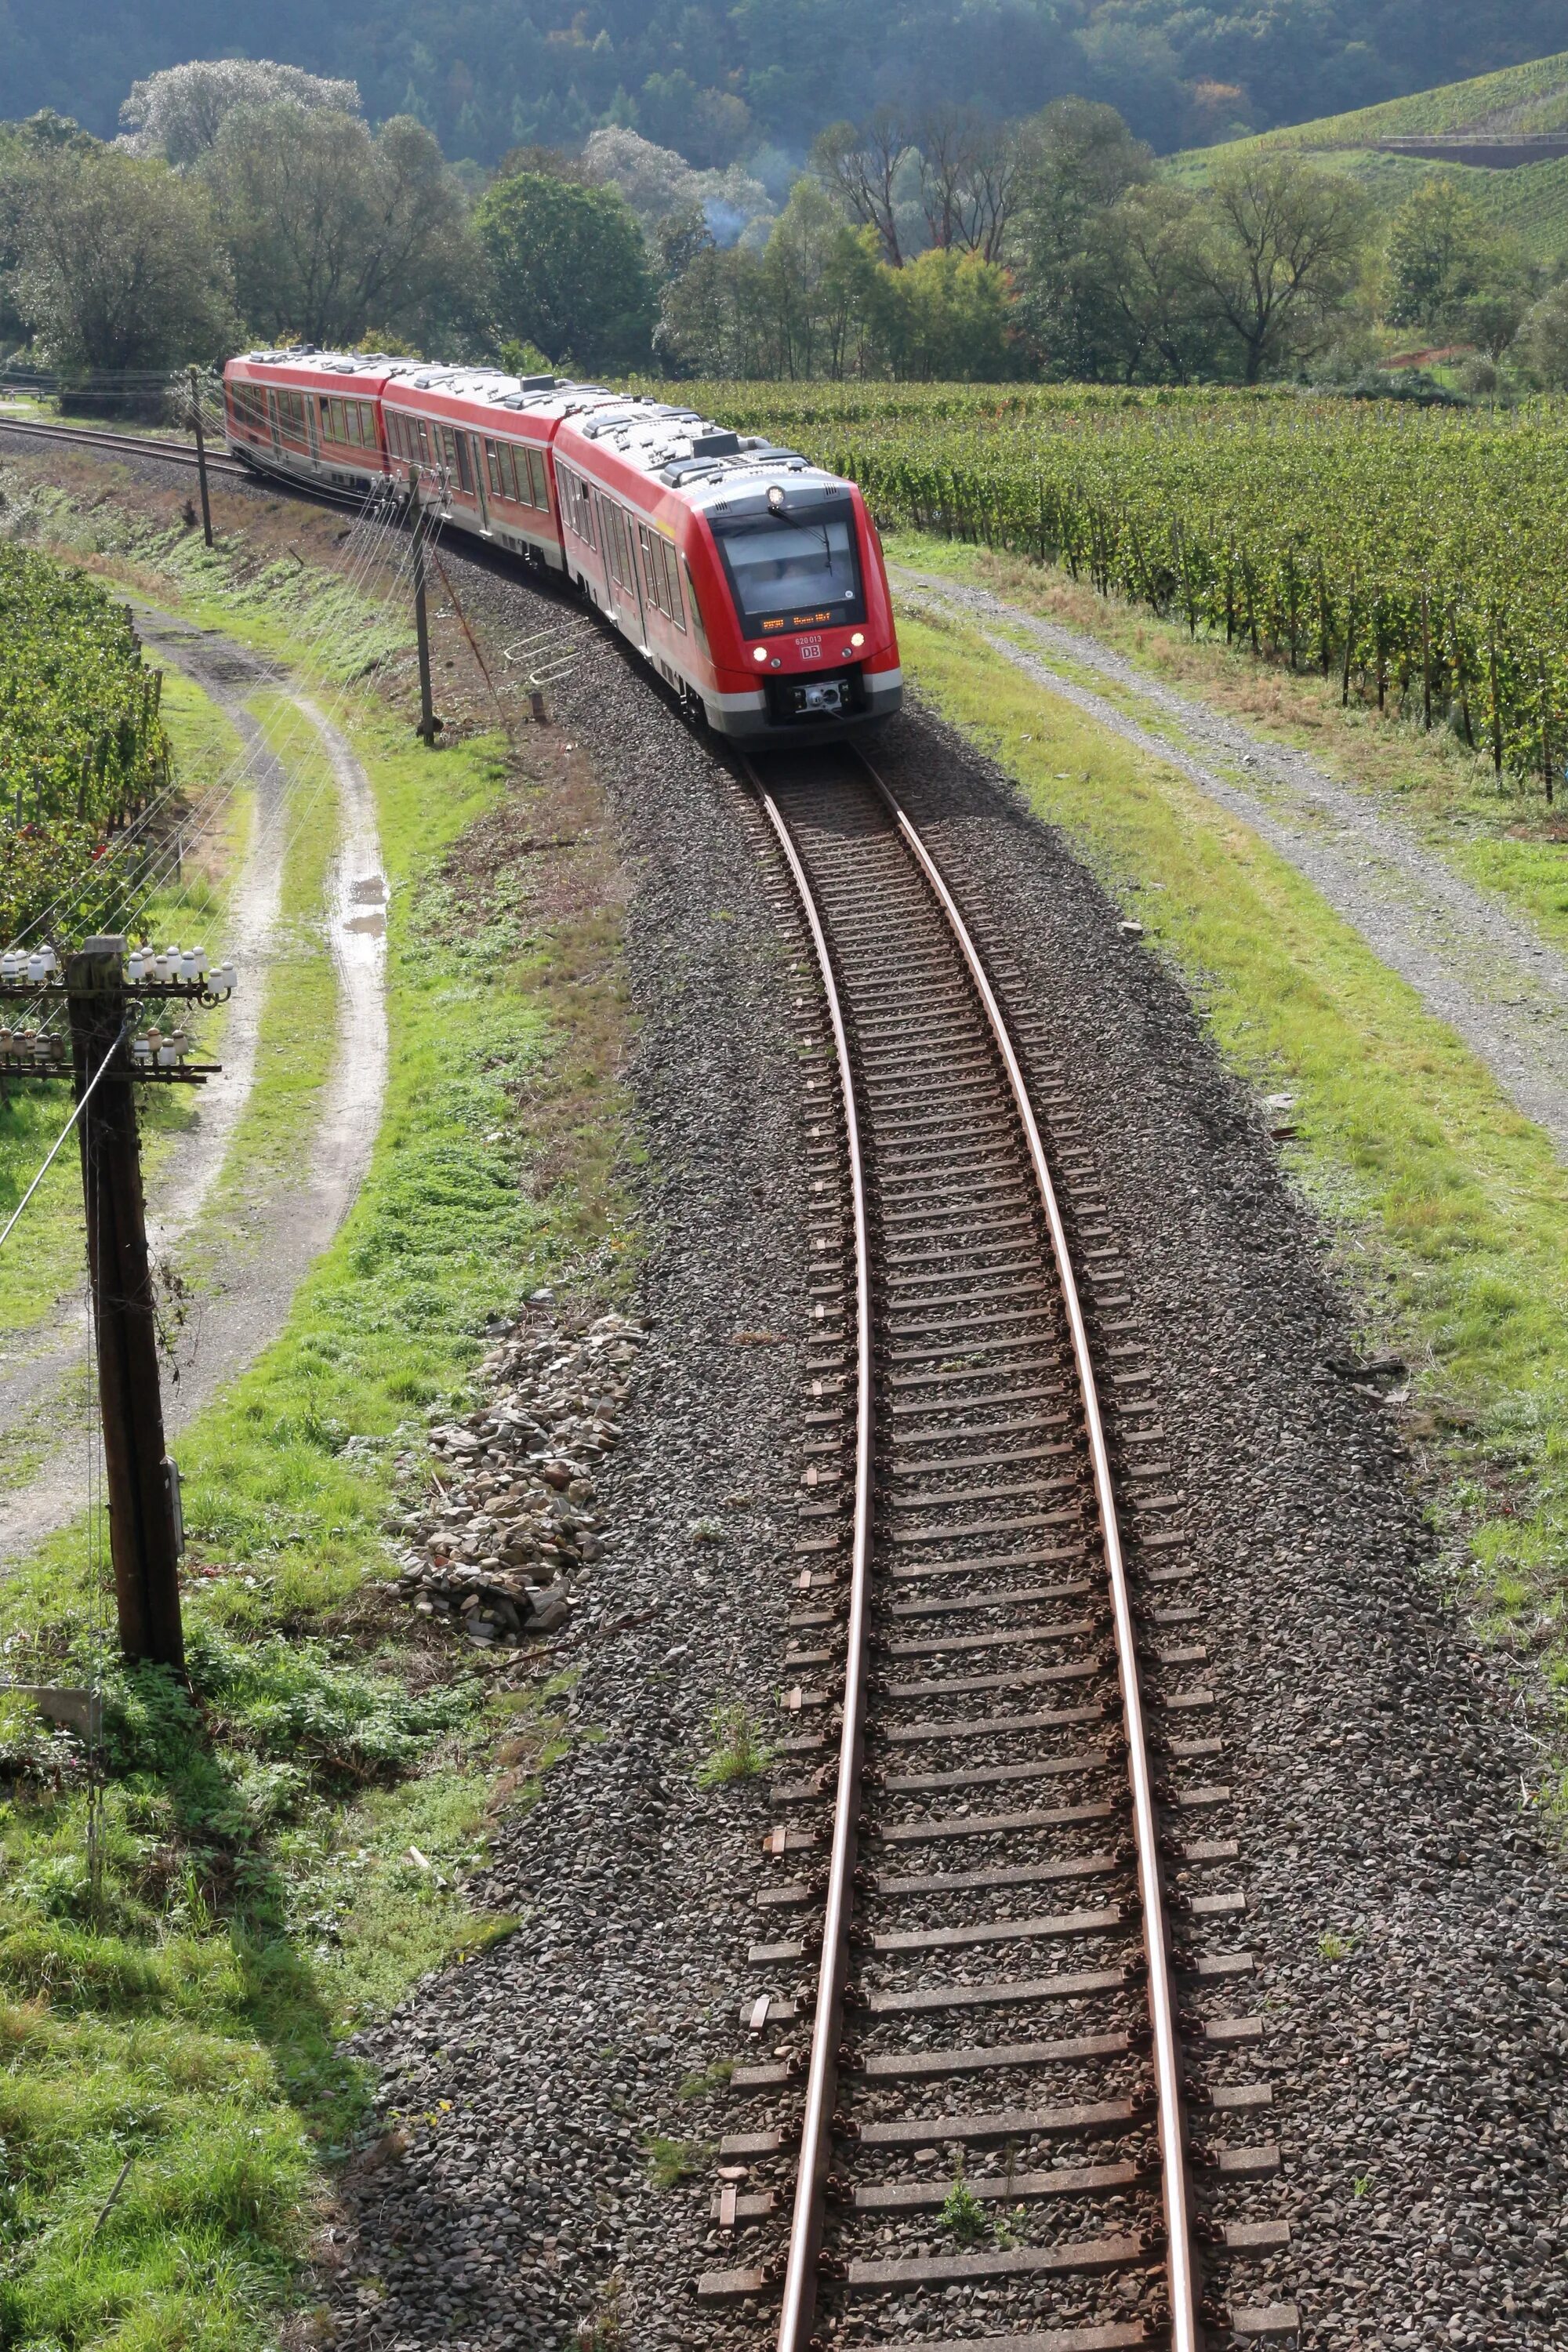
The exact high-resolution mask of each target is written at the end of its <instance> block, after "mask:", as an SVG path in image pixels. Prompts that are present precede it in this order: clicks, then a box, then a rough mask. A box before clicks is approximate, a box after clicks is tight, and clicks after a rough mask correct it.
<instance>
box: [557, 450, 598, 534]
mask: <svg viewBox="0 0 1568 2352" xmlns="http://www.w3.org/2000/svg"><path fill="white" fill-rule="evenodd" d="M561 489H562V505H563V508H564V510H565V521H566V528H567V530H570V531H571V532H572V533H573V534H574V537H575V538H577V539H580V540H581V541H583V544H584V547H596V546H597V544H598V542H597V541H596V540H595V537H594V509H593V504H592V501H591V500H590V499H589V497H588V485H587V483H586V482H584V480H583V479H582V478H580V476H578V475H576V474H569V473H568V472H567V471H566V470H565V468H564V467H563V468H562V471H561Z"/></svg>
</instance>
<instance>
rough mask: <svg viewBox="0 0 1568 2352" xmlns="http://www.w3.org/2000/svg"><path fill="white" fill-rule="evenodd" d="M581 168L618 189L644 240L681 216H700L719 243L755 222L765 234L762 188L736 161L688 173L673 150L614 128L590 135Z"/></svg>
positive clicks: (768, 219) (769, 217)
mask: <svg viewBox="0 0 1568 2352" xmlns="http://www.w3.org/2000/svg"><path fill="white" fill-rule="evenodd" d="M583 169H584V172H585V173H587V175H588V177H589V179H590V180H595V181H597V182H598V184H600V186H602V187H612V188H619V190H620V192H621V194H622V195H623V196H625V198H626V202H627V204H628V205H630V206H631V209H632V211H633V212H634V213H635V214H636V215H637V222H638V225H639V226H640V227H641V229H642V232H643V235H644V236H646V237H647V238H648V239H649V240H650V242H652V241H654V240H656V239H657V236H658V230H659V228H660V226H662V224H663V223H664V222H666V221H669V220H674V219H676V218H677V217H678V216H679V215H683V214H689V213H693V212H697V213H700V214H701V215H702V217H703V219H704V221H705V222H706V223H707V226H708V228H709V231H710V234H711V236H713V238H714V240H715V242H716V243H717V244H719V245H732V244H734V243H735V241H736V239H737V238H738V237H741V236H744V235H745V234H746V232H747V230H749V229H750V228H752V226H753V225H754V224H757V223H761V224H762V231H761V233H762V234H763V236H765V234H766V230H767V227H768V226H770V225H771V223H772V221H773V205H771V204H770V202H769V201H768V192H767V190H766V189H765V188H764V187H763V184H762V182H761V181H760V180H753V179H752V177H751V176H750V174H749V173H746V172H745V171H743V170H742V167H741V165H740V164H739V163H731V165H730V167H729V169H728V170H727V171H723V172H697V171H693V169H692V167H691V165H690V164H689V163H688V162H687V160H686V158H685V156H684V155H679V154H677V152H676V151H675V149H674V148H673V147H659V146H656V145H655V143H654V142H653V141H652V140H651V139H644V138H643V137H642V136H641V134H640V132H638V131H627V130H625V129H623V128H621V127H620V126H618V125H612V126H611V127H609V128H608V129H606V130H604V131H594V132H592V133H591V134H590V136H589V139H588V141H587V143H586V145H585V146H584V150H583Z"/></svg>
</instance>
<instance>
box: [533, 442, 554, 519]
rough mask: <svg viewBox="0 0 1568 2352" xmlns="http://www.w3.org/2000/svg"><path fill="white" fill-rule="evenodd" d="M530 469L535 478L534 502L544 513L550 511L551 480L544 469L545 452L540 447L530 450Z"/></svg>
mask: <svg viewBox="0 0 1568 2352" xmlns="http://www.w3.org/2000/svg"><path fill="white" fill-rule="evenodd" d="M528 470H529V472H530V474H531V476H532V478H533V503H534V505H535V506H536V507H538V508H539V509H540V510H541V512H542V513H543V514H548V513H549V512H550V480H549V477H548V475H547V474H546V473H545V470H544V453H543V451H542V450H540V449H531V450H530V451H529V452H528Z"/></svg>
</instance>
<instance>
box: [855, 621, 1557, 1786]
mask: <svg viewBox="0 0 1568 2352" xmlns="http://www.w3.org/2000/svg"><path fill="white" fill-rule="evenodd" d="M900 634H901V642H902V646H903V651H904V656H905V659H906V661H907V663H908V664H909V667H910V671H911V674H912V676H913V677H914V678H915V679H916V681H917V683H918V684H919V686H920V687H921V688H922V690H923V691H924V692H925V693H926V694H927V695H928V696H929V697H930V698H931V699H932V700H933V701H934V702H935V703H936V704H937V705H938V707H939V708H941V709H942V710H943V711H944V712H945V713H946V714H947V715H948V716H949V717H950V718H952V719H954V720H955V721H956V722H957V723H958V724H960V725H961V726H963V727H964V728H966V729H967V730H970V731H971V732H972V733H973V735H974V736H975V737H976V738H977V739H979V740H982V741H983V742H984V743H986V744H987V745H988V746H989V747H991V748H993V749H994V751H996V753H997V755H998V756H999V757H1000V758H1001V759H1002V760H1003V761H1005V764H1006V766H1007V768H1008V770H1009V772H1011V773H1012V774H1014V775H1016V776H1017V777H1018V778H1019V779H1020V780H1021V782H1022V783H1023V785H1024V787H1025V789H1026V792H1027V793H1028V796H1029V799H1030V801H1031V803H1032V804H1033V806H1034V807H1035V809H1036V810H1037V813H1038V814H1040V815H1041V816H1042V817H1043V818H1045V819H1047V821H1048V822H1049V823H1051V824H1057V825H1059V826H1060V827H1061V828H1062V829H1063V831H1064V832H1065V833H1066V834H1067V835H1068V837H1069V839H1070V840H1071V841H1072V842H1073V844H1074V845H1075V847H1077V848H1078V849H1079V852H1080V853H1081V854H1082V855H1083V856H1084V857H1085V858H1086V860H1087V861H1088V862H1089V865H1090V866H1092V867H1093V868H1094V869H1095V870H1096V872H1097V873H1099V875H1100V877H1101V878H1102V879H1103V880H1104V882H1105V883H1106V885H1107V887H1109V888H1110V891H1111V892H1112V894H1113V895H1114V896H1116V897H1117V898H1120V899H1121V900H1122V901H1123V903H1125V904H1126V905H1127V906H1128V907H1129V908H1130V909H1131V910H1133V911H1135V912H1136V914H1137V917H1138V919H1139V920H1140V921H1141V922H1142V924H1143V925H1144V927H1145V929H1146V931H1147V933H1148V935H1149V939H1150V942H1151V945H1152V947H1153V948H1154V949H1155V950H1156V951H1157V952H1162V953H1164V954H1167V955H1169V956H1170V957H1171V958H1172V959H1173V961H1174V963H1175V964H1176V966H1177V967H1178V969H1179V970H1180V971H1181V973H1182V975H1183V977H1184V982H1186V984H1187V986H1188V987H1189V989H1191V990H1192V991H1193V992H1194V994H1195V995H1196V997H1197V999H1198V1001H1199V1002H1200V1003H1201V1004H1202V1005H1203V1008H1204V1011H1205V1017H1206V1019H1207V1021H1208V1023H1209V1024H1210V1027H1211V1029H1212V1031H1213V1034H1214V1036H1215V1041H1216V1043H1217V1045H1218V1046H1219V1048H1220V1050H1221V1051H1222V1052H1223V1053H1224V1054H1225V1055H1226V1058H1227V1059H1228V1060H1229V1061H1230V1062H1231V1063H1232V1064H1233V1065H1234V1066H1236V1067H1237V1069H1239V1070H1240V1071H1242V1072H1243V1073H1244V1074H1245V1075H1246V1076H1247V1077H1248V1078H1249V1079H1250V1080H1252V1081H1253V1083H1255V1084H1256V1085H1257V1086H1258V1087H1268V1088H1274V1087H1289V1088H1290V1089H1291V1090H1292V1091H1293V1092H1294V1093H1296V1094H1297V1096H1298V1097H1299V1098H1300V1108H1299V1109H1298V1110H1297V1111H1296V1113H1295V1114H1294V1117H1295V1118H1296V1120H1297V1123H1298V1125H1299V1127H1300V1130H1301V1139H1300V1141H1299V1142H1296V1143H1294V1144H1291V1145H1289V1146H1288V1147H1287V1150H1288V1153H1289V1160H1290V1164H1291V1166H1292V1168H1293V1171H1294V1172H1295V1173H1296V1175H1297V1176H1298V1177H1299V1179H1300V1181H1301V1183H1302V1185H1303V1186H1304V1188H1305V1189H1306V1191H1307V1192H1308V1193H1309V1194H1310V1197H1311V1198H1312V1200H1313V1201H1314V1202H1315V1204H1316V1205H1317V1206H1318V1208H1319V1209H1320V1210H1321V1212H1322V1213H1323V1214H1324V1215H1325V1216H1326V1217H1327V1218H1328V1219H1329V1221H1330V1222H1331V1224H1332V1226H1333V1228H1334V1230H1335V1232H1336V1234H1337V1235H1338V1237H1339V1242H1340V1245H1341V1250H1342V1257H1343V1261H1344V1264H1345V1266H1346V1270H1347V1272H1348V1273H1349V1275H1350V1276H1351V1278H1352V1282H1353V1283H1354V1285H1355V1286H1356V1293H1357V1296H1358V1297H1360V1299H1361V1300H1362V1302H1363V1310H1364V1314H1365V1317H1366V1319H1367V1324H1368V1337H1369V1340H1371V1341H1373V1343H1374V1344H1376V1345H1378V1346H1384V1345H1386V1344H1388V1343H1390V1342H1393V1343H1394V1344H1396V1345H1397V1346H1398V1347H1399V1348H1400V1349H1401V1351H1402V1352H1404V1353H1405V1354H1406V1355H1407V1356H1408V1358H1409V1359H1410V1360H1411V1361H1412V1363H1413V1365H1414V1367H1415V1388H1416V1397H1415V1404H1416V1408H1417V1410H1416V1411H1415V1413H1414V1414H1413V1417H1412V1422H1411V1430H1412V1434H1413V1436H1414V1437H1415V1439H1416V1440H1417V1442H1418V1443H1420V1444H1424V1445H1426V1446H1427V1447H1428V1448H1429V1449H1431V1451H1432V1454H1433V1455H1434V1457H1435V1459H1436V1463H1437V1465H1438V1466H1439V1467H1440V1468H1441V1469H1442V1470H1443V1472H1444V1473H1445V1478H1444V1483H1443V1486H1442V1490H1441V1491H1442V1494H1443V1497H1444V1499H1443V1502H1442V1505H1441V1510H1442V1513H1443V1516H1444V1518H1445V1522H1446V1526H1447V1532H1448V1535H1449V1538H1450V1550H1451V1554H1452V1557H1453V1558H1454V1559H1455V1560H1456V1561H1457V1562H1458V1561H1462V1562H1463V1564H1464V1565H1463V1574H1464V1577H1465V1580H1466V1583H1467V1587H1468V1599H1469V1601H1470V1603H1471V1605H1472V1606H1473V1607H1474V1608H1475V1609H1476V1610H1477V1611H1478V1612H1479V1615H1480V1617H1481V1619H1482V1620H1483V1622H1485V1623H1486V1625H1487V1626H1488V1627H1489V1631H1490V1633H1491V1634H1492V1635H1493V1637H1494V1638H1496V1639H1498V1640H1500V1641H1503V1642H1506V1643H1510V1644H1511V1645H1512V1646H1514V1647H1516V1648H1517V1649H1519V1650H1520V1651H1521V1652H1528V1651H1532V1650H1533V1651H1539V1652H1540V1653H1542V1656H1543V1663H1544V1669H1545V1672H1546V1674H1547V1675H1548V1677H1549V1679H1550V1681H1551V1682H1552V1685H1555V1686H1556V1687H1557V1688H1558V1689H1559V1690H1561V1689H1563V1687H1564V1686H1568V1649H1565V1636H1568V1624H1565V1612H1564V1569H1565V1567H1568V1249H1565V1247H1564V1240H1563V1236H1564V1234H1565V1232H1568V1171H1564V1170H1563V1167H1562V1166H1561V1164H1560V1163H1559V1162H1558V1160H1556V1158H1555V1156H1554V1154H1553V1152H1552V1148H1551V1146H1550V1144H1549V1143H1548V1141H1547V1139H1545V1137H1544V1136H1543V1135H1542V1133H1541V1132H1540V1130H1539V1129H1536V1128H1535V1127H1533V1126H1532V1125H1531V1123H1530V1122H1529V1121H1528V1120H1526V1119H1524V1118H1521V1117H1520V1115H1519V1114H1518V1113H1517V1112H1516V1111H1515V1110H1514V1109H1513V1108H1512V1107H1511V1106H1510V1104H1509V1102H1508V1101H1507V1100H1506V1099H1505V1097H1503V1096H1502V1094H1501V1093H1500V1090H1499V1088H1498V1087H1497V1084H1496V1082H1495V1081H1494V1080H1493V1078H1492V1077H1491V1076H1490V1075H1489V1072H1488V1071H1487V1070H1486V1069H1485V1068H1484V1066H1482V1065H1481V1063H1480V1062H1479V1061H1478V1060H1477V1059H1476V1057H1475V1056H1474V1055H1472V1054H1470V1053H1469V1052H1468V1049H1467V1048H1466V1047H1464V1046H1463V1045H1461V1044H1460V1043H1459V1041H1458V1039H1457V1038H1456V1037H1455V1036H1454V1034H1452V1032H1451V1031H1449V1030H1448V1029H1447V1028H1446V1027H1444V1025H1443V1024H1441V1023H1440V1022H1438V1021H1436V1020H1435V1019H1433V1018H1432V1017H1431V1016H1430V1015H1428V1014H1427V1013H1426V1012H1425V1011H1424V1010H1423V1008H1422V1006H1421V1004H1420V1003H1419V1001H1418V999H1417V998H1416V997H1415V993H1414V992H1413V991H1412V990H1410V989H1409V988H1408V987H1407V986H1406V985H1405V983H1404V982H1401V981H1400V980H1398V979H1396V978H1395V977H1394V975H1393V974H1392V973H1391V972H1389V971H1387V969H1386V968H1385V967H1384V965H1382V964H1381V963H1379V962H1378V961H1377V959H1376V958H1375V957H1374V956H1373V954H1372V952H1371V951H1370V950H1368V949H1367V948H1366V947H1364V946H1363V943H1362V942H1361V940H1360V939H1359V938H1358V937H1357V935H1356V934H1355V933H1354V932H1353V931H1352V929H1350V928H1349V927H1348V926H1347V925H1346V924H1344V923H1343V922H1342V921H1341V920H1340V919H1339V918H1338V917H1337V916H1335V915H1334V914H1332V913H1331V911H1330V909H1329V908H1327V907H1326V906H1325V905H1324V904H1323V902H1322V900H1321V898H1319V897H1318V896H1317V894H1316V892H1315V891H1314V890H1313V889H1312V888H1311V887H1310V885H1309V884H1308V883H1306V882H1304V881H1303V880H1302V879H1301V878H1300V877H1299V876H1298V875H1297V874H1296V873H1295V872H1294V871H1293V870H1292V869H1291V867H1289V866H1288V865H1287V864H1286V863H1285V862H1284V861H1283V860H1282V859H1281V858H1279V857H1278V856H1276V855H1275V854H1274V853H1273V852H1272V851H1271V850H1269V849H1268V848H1267V847H1266V846H1265V845H1263V844H1262V843H1261V842H1260V841H1259V840H1258V838H1257V837H1256V835H1252V834H1251V833H1249V832H1248V831H1247V828H1246V827H1245V826H1244V825H1242V824H1239V823H1237V821H1236V820H1235V819H1234V818H1232V817H1231V816H1229V815H1228V814H1226V812H1225V811H1224V810H1223V809H1220V808H1218V807H1216V806H1215V804H1214V803H1210V802H1208V801H1205V799H1204V797H1203V796H1202V795H1201V794H1200V793H1197V792H1196V791H1195V790H1194V788H1193V787H1192V786H1191V785H1190V784H1189V783H1188V782H1186V780H1185V778H1184V777H1183V776H1182V775H1181V774H1180V772H1178V771H1177V770H1175V769H1174V768H1173V767H1167V766H1165V765H1164V764H1163V762H1161V761H1158V760H1157V759H1154V758H1152V757H1148V756H1145V755H1142V754H1141V753H1139V752H1137V751H1133V750H1132V749H1131V747H1129V746H1128V745H1126V744H1124V743H1122V742H1121V741H1120V740H1118V739H1117V738H1115V737H1114V736H1111V735H1110V734H1108V733H1107V732H1106V731H1105V730H1103V729H1100V728H1098V727H1096V726H1095V725H1094V724H1093V723H1092V722H1091V721H1090V720H1089V719H1085V718H1084V717H1083V716H1082V715H1081V713H1079V711H1078V710H1077V709H1074V708H1073V706H1072V705H1071V704H1069V703H1068V702H1066V701H1064V700H1062V699H1061V698H1058V697H1056V696H1053V695H1051V694H1048V693H1047V692H1045V691H1044V690H1043V689H1041V688H1038V687H1037V686H1034V685H1033V684H1031V683H1030V681H1029V680H1028V679H1026V677H1022V676H1021V675H1020V674H1019V673H1018V672H1017V671H1016V670H1015V669H1013V668H1012V667H1010V666H1009V665H1008V664H1007V663H1006V662H1005V660H1004V659H1002V658H1001V656H997V655H995V654H993V653H992V652H990V651H989V649H988V648H986V647H985V646H984V645H982V644H981V643H980V641H979V640H978V639H977V638H976V637H975V635H973V632H972V631H969V630H966V629H964V628H963V627H961V626H958V625H945V624H943V625H935V624H932V623H931V622H923V621H913V620H909V621H906V622H904V623H903V624H902V625H901V632H900ZM1562 1732H1563V1724H1562V1722H1561V1720H1560V1719H1559V1720H1558V1721H1557V1723H1556V1724H1555V1725H1554V1726H1553V1736H1554V1737H1555V1738H1557V1739H1558V1741H1559V1743H1561V1736H1562Z"/></svg>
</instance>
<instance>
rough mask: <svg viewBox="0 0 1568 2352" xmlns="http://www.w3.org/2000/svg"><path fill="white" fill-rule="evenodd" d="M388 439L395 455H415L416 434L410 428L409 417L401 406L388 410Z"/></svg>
mask: <svg viewBox="0 0 1568 2352" xmlns="http://www.w3.org/2000/svg"><path fill="white" fill-rule="evenodd" d="M386 441H387V446H388V448H390V450H391V451H392V454H393V456H394V457H413V455H414V436H413V434H412V433H411V432H410V431H409V429H408V419H407V417H406V416H405V415H404V414H403V412H402V410H401V409H400V408H389V409H388V410H387V412H386Z"/></svg>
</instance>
